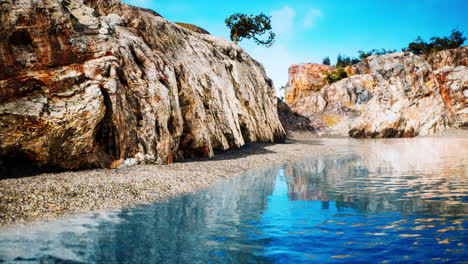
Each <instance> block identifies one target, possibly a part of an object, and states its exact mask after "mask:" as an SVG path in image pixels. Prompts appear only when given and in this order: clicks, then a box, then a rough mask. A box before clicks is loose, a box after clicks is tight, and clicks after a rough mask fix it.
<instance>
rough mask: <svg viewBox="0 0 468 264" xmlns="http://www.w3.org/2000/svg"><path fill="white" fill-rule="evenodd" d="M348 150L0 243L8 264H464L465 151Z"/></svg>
mask: <svg viewBox="0 0 468 264" xmlns="http://www.w3.org/2000/svg"><path fill="white" fill-rule="evenodd" d="M330 142H332V141H330V140H329V141H327V140H322V141H320V143H321V144H324V146H326V145H327V144H330ZM340 142H342V143H341V144H342V145H343V146H342V148H341V149H342V151H340V152H339V153H336V155H333V156H325V157H315V158H306V159H305V160H303V161H300V162H297V163H291V164H286V165H284V166H278V167H275V168H272V169H269V170H266V171H259V172H256V173H249V175H244V176H241V177H237V178H234V179H231V180H229V181H226V182H224V183H222V184H220V185H217V186H214V187H212V188H210V189H209V190H206V191H202V192H199V193H196V194H193V195H188V196H184V197H180V198H177V199H173V200H170V201H168V202H165V203H156V204H152V205H146V206H140V207H136V208H129V209H121V210H118V211H112V212H102V213H96V214H94V215H88V216H74V217H68V218H65V219H63V220H60V221H54V222H49V223H44V224H36V225H31V226H28V227H26V228H16V229H9V230H4V231H0V263H1V262H4V263H37V262H41V263H59V261H62V262H60V263H467V262H466V261H467V260H468V253H467V250H466V249H467V243H468V231H467V229H468V223H467V221H466V220H467V216H468V194H467V190H468V173H467V169H468V166H467V165H468V163H467V161H468V160H467V158H468V140H466V139H436V138H421V139H411V140H405V139H402V140H379V141H376V140H368V141H353V140H349V141H340ZM311 154H313V153H311Z"/></svg>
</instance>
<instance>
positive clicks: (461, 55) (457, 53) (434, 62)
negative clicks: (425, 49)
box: [421, 46, 468, 71]
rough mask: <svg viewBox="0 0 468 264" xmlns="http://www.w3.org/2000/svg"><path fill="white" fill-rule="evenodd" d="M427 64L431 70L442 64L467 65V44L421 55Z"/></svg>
mask: <svg viewBox="0 0 468 264" xmlns="http://www.w3.org/2000/svg"><path fill="white" fill-rule="evenodd" d="M421 57H422V58H423V59H424V60H425V61H427V63H429V65H430V66H431V67H432V70H434V71H435V70H438V69H440V68H442V67H444V66H452V67H455V66H465V67H468V46H464V47H460V48H456V49H449V50H442V51H439V52H435V53H432V54H430V55H423V56H421Z"/></svg>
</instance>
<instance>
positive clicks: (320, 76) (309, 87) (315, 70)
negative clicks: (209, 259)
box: [285, 63, 335, 104]
mask: <svg viewBox="0 0 468 264" xmlns="http://www.w3.org/2000/svg"><path fill="white" fill-rule="evenodd" d="M334 68H335V67H333V66H328V65H322V64H315V63H303V64H297V65H292V66H291V67H289V71H288V72H289V83H288V86H287V88H286V91H285V101H286V102H287V103H288V104H292V103H294V102H295V101H297V100H299V99H301V98H305V97H307V96H309V95H312V94H313V93H314V92H316V91H318V90H320V89H321V88H322V87H323V86H324V85H326V84H327V83H328V81H327V79H326V75H325V74H324V73H325V72H329V71H332V70H333V69H334Z"/></svg>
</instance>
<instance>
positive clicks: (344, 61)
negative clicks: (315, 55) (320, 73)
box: [336, 54, 361, 68]
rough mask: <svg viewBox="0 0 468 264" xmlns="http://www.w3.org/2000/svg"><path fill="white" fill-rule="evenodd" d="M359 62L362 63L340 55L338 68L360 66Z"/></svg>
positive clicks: (337, 61)
mask: <svg viewBox="0 0 468 264" xmlns="http://www.w3.org/2000/svg"><path fill="white" fill-rule="evenodd" d="M359 62H361V61H360V60H359V59H356V58H350V57H348V56H344V55H341V54H338V58H337V59H336V67H337V68H344V67H346V66H351V65H354V64H358V63H359Z"/></svg>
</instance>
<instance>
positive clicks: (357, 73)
mask: <svg viewBox="0 0 468 264" xmlns="http://www.w3.org/2000/svg"><path fill="white" fill-rule="evenodd" d="M467 51H468V47H461V48H458V49H454V50H445V51H441V52H438V53H435V54H432V55H430V56H416V55H414V54H412V53H403V52H397V53H393V54H388V55H384V56H371V57H369V58H367V59H366V60H365V61H363V62H362V63H360V64H357V65H353V66H351V67H348V68H347V69H346V72H347V73H348V75H352V76H350V77H348V78H345V79H343V80H341V81H338V82H335V83H333V84H325V85H323V86H322V87H319V88H317V86H315V85H311V86H310V88H309V90H314V91H315V92H306V96H302V95H301V94H294V98H300V99H297V100H293V102H292V103H290V107H291V109H292V110H293V111H294V112H296V113H298V114H300V115H302V116H305V117H307V118H309V119H310V121H311V125H312V126H313V127H314V128H315V129H316V131H317V132H318V133H319V134H338V135H347V134H349V135H350V136H352V137H413V136H417V135H431V134H433V133H435V132H436V131H439V130H443V129H445V128H446V127H448V126H457V127H460V126H466V125H467V123H468V108H467V97H468V68H467V67H466V64H467ZM302 65H303V64H301V65H300V66H301V69H304V70H305V71H308V70H309V69H307V68H305V67H302ZM327 67H328V66H327ZM315 68H317V67H316V66H314V68H313V69H312V71H314V74H316V72H315ZM301 75H302V76H304V75H307V73H297V72H295V73H294V74H293V75H291V76H290V79H291V80H293V79H295V78H297V77H296V76H301ZM296 82H297V81H294V82H290V85H291V88H290V89H289V90H288V91H294V90H307V89H308V88H307V87H305V88H304V87H302V86H301V87H298V88H296V87H294V85H295V83H296Z"/></svg>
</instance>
